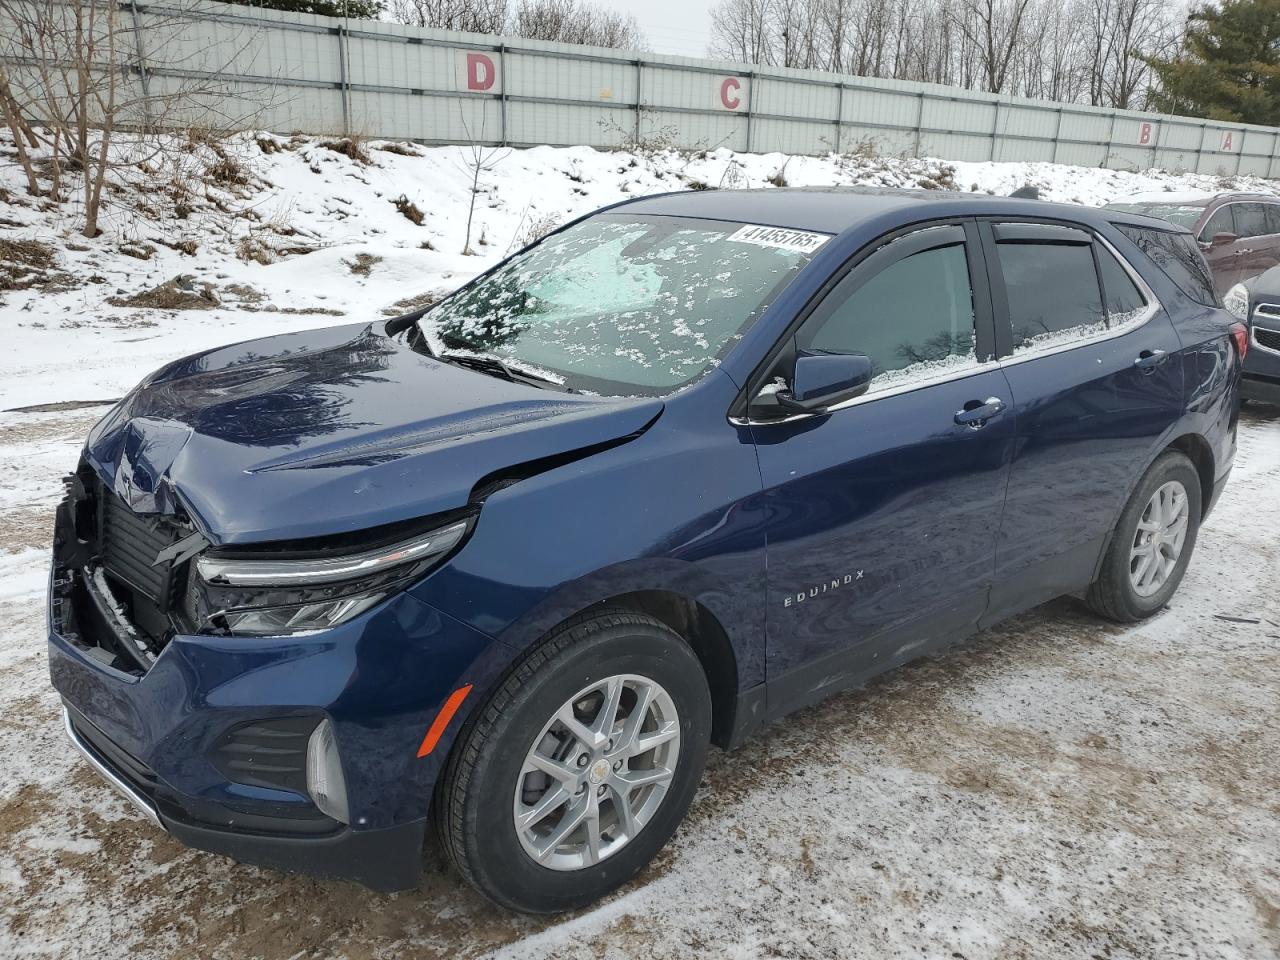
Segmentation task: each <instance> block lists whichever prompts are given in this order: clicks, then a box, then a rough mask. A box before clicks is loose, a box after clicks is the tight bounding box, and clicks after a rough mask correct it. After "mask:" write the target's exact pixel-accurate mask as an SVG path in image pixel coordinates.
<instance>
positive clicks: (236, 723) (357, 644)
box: [48, 564, 505, 890]
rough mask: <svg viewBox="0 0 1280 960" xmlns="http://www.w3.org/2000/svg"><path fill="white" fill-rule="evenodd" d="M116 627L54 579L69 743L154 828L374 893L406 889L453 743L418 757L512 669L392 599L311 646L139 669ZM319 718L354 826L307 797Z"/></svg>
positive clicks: (217, 640) (239, 641) (440, 622)
mask: <svg viewBox="0 0 1280 960" xmlns="http://www.w3.org/2000/svg"><path fill="white" fill-rule="evenodd" d="M112 613H113V611H112V609H111V608H110V605H109V604H106V605H104V604H103V603H102V602H101V598H97V599H95V597H94V581H93V576H92V569H91V568H89V569H80V570H72V569H67V568H65V567H61V568H60V567H58V566H57V565H56V564H55V566H54V569H53V570H52V573H51V578H50V593H49V607H48V617H49V634H48V640H49V669H50V676H51V678H52V681H53V685H54V687H55V688H56V689H57V690H58V692H59V694H60V695H61V696H62V700H63V719H64V724H65V726H66V731H67V734H68V736H69V738H70V740H71V743H72V744H73V746H74V747H75V749H76V750H77V751H78V752H80V753H81V754H82V755H83V756H84V757H85V758H86V759H87V761H88V762H89V763H90V764H91V765H92V766H93V767H94V768H95V769H96V770H97V771H98V772H99V774H101V775H102V776H103V777H104V779H106V780H107V781H108V782H109V783H110V784H111V785H112V786H113V787H115V788H116V789H117V790H118V791H119V792H120V793H121V794H123V795H124V796H125V797H126V798H127V799H128V800H129V802H130V803H131V804H132V805H133V806H134V807H136V808H137V809H138V811H139V812H140V813H141V814H142V815H143V816H144V817H145V818H146V819H147V820H148V821H150V822H151V823H152V824H154V825H156V826H159V827H160V828H161V829H163V830H165V831H167V832H168V833H170V834H172V835H173V836H174V837H176V838H177V839H178V840H180V841H182V842H183V843H186V844H188V845H189V846H193V847H196V848H199V849H202V850H208V851H211V852H214V853H220V854H224V855H227V856H231V857H233V858H235V859H237V860H240V861H243V862H246V863H253V864H257V865H261V866H267V867H273V868H277V869H281V870H285V871H290V872H301V873H306V874H311V875H315V876H321V877H329V878H341V879H350V880H355V881H357V882H360V883H362V884H364V885H366V886H368V887H371V888H373V889H376V890H399V889H405V888H408V887H412V886H414V885H415V884H416V882H417V878H418V876H419V873H420V870H421V851H422V844H423V838H424V834H425V822H426V817H427V815H428V812H429V803H430V798H431V796H432V792H433V787H434V784H435V780H436V777H437V776H438V774H439V772H440V769H441V767H442V765H443V757H444V756H446V755H447V747H448V744H447V742H446V743H445V744H443V749H441V750H439V751H438V752H437V753H436V754H434V755H432V756H429V757H424V758H418V757H417V756H416V752H417V748H418V746H419V744H420V743H421V739H422V736H423V732H424V731H425V730H426V729H427V728H428V726H429V725H430V722H431V720H432V719H433V718H434V715H435V712H436V711H437V709H438V708H439V705H440V704H441V703H442V702H443V701H444V699H445V698H446V697H447V696H448V694H449V693H450V692H451V691H452V690H453V689H455V688H456V686H457V685H458V684H459V683H461V682H472V680H473V678H478V677H480V676H482V675H484V673H485V665H486V664H487V663H488V662H489V661H490V660H492V662H493V663H494V664H495V666H496V664H498V663H500V662H503V661H504V660H505V658H504V657H502V656H499V655H496V651H494V650H493V649H492V648H493V642H492V641H490V640H489V638H487V637H485V636H483V635H482V634H479V633H476V632H475V631H473V630H471V629H470V628H468V627H465V626H463V625H462V624H459V623H457V622H456V621H453V620H452V619H451V618H448V617H445V616H444V615H442V614H440V613H438V612H437V611H435V610H434V609H433V608H430V607H427V606H426V605H425V604H423V603H421V602H420V601H418V600H416V599H415V598H413V597H411V596H409V595H408V594H404V593H401V594H398V595H396V596H395V597H393V598H391V599H389V600H388V601H386V602H385V603H384V604H382V605H381V606H379V607H377V608H375V609H373V610H370V611H369V612H368V613H366V614H364V615H362V616H361V617H359V618H357V619H355V620H352V621H350V622H349V623H347V624H344V625H342V626H341V627H337V628H334V629H333V630H330V631H326V632H325V633H323V634H318V635H312V636H307V637H299V638H244V637H234V638H233V637H214V636H185V635H181V634H179V635H176V636H173V637H172V638H171V639H170V640H169V642H168V643H167V644H166V646H165V647H164V648H163V649H162V650H161V651H160V653H159V655H158V656H156V657H154V659H153V662H152V663H151V664H150V665H149V666H148V667H146V668H145V669H141V668H138V667H136V666H135V667H131V666H130V663H129V659H128V657H126V656H121V655H120V650H121V649H122V648H121V646H120V645H121V643H122V642H127V641H128V638H127V636H122V635H121V634H120V633H119V632H118V631H117V629H116V627H117V626H118V625H115V624H113V622H112V619H111V617H112ZM322 720H328V721H329V722H330V723H332V725H333V729H334V733H335V737H336V741H337V744H338V749H339V752H340V755H341V758H342V759H341V762H342V767H343V771H344V774H345V777H346V782H347V786H348V791H349V801H350V811H351V814H350V818H349V819H350V823H342V822H339V821H337V820H334V819H332V818H330V817H328V816H326V815H325V814H323V813H321V812H320V811H319V810H318V809H317V808H316V806H315V804H314V802H313V801H312V799H311V797H310V796H309V795H308V793H307V787H306V772H305V766H306V759H307V749H308V748H307V746H306V745H307V743H308V735H309V732H310V731H312V730H314V728H315V727H316V725H317V724H319V723H320V722H321V721H322ZM273 738H274V739H273ZM290 738H292V739H290ZM264 744H265V745H266V748H265V749H264ZM279 744H286V745H288V744H292V745H293V746H294V748H295V749H294V750H293V752H292V754H289V755H288V756H286V755H285V754H283V753H281V752H280V749H279V748H278V745H279Z"/></svg>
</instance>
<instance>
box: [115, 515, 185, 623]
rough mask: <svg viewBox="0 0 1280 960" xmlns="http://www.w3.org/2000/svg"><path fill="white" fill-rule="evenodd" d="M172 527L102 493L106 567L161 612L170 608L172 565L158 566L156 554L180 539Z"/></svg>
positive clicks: (167, 563) (178, 533)
mask: <svg viewBox="0 0 1280 960" xmlns="http://www.w3.org/2000/svg"><path fill="white" fill-rule="evenodd" d="M180 537H181V533H180V532H179V531H177V530H175V529H174V528H173V527H170V526H169V525H168V524H163V523H156V522H149V521H147V520H145V519H143V518H142V517H139V516H138V515H137V514H136V513H134V512H133V511H132V510H130V509H129V506H128V504H126V503H125V502H124V501H123V500H121V499H120V498H119V497H117V496H115V495H114V494H112V493H110V492H107V491H105V490H104V491H103V493H102V564H103V566H104V567H106V569H107V572H108V573H110V574H111V575H112V576H113V577H115V578H116V579H117V580H121V581H123V582H124V583H126V584H127V585H128V586H130V587H132V588H133V589H134V590H136V591H138V592H139V593H141V594H142V595H143V596H144V597H146V598H147V599H149V600H151V601H152V602H153V603H155V604H157V605H158V606H159V607H160V608H161V609H167V608H168V606H169V587H170V584H169V580H170V574H171V572H172V564H171V563H169V562H167V561H166V562H164V563H160V564H156V563H155V559H156V555H157V554H158V553H159V552H160V551H161V550H163V549H164V548H165V547H168V546H170V545H171V544H173V543H175V542H176V541H177V540H178V539H180Z"/></svg>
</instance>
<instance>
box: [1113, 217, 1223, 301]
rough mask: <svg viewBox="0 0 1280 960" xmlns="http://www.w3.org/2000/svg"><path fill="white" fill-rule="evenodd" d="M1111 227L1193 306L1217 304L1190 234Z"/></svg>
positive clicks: (1210, 280)
mask: <svg viewBox="0 0 1280 960" xmlns="http://www.w3.org/2000/svg"><path fill="white" fill-rule="evenodd" d="M1112 226H1114V227H1115V228H1116V229H1117V230H1119V231H1120V232H1121V233H1123V234H1124V235H1125V236H1126V237H1128V238H1129V239H1130V240H1132V241H1133V242H1134V244H1136V245H1137V247H1138V249H1139V250H1141V251H1142V252H1143V253H1145V254H1146V255H1147V256H1148V257H1150V258H1151V261H1152V262H1153V263H1154V264H1155V265H1156V266H1157V267H1159V268H1160V269H1161V271H1163V272H1164V274H1165V276H1167V277H1168V278H1169V279H1170V280H1172V281H1173V282H1174V284H1175V285H1176V286H1177V288H1178V289H1179V290H1181V291H1182V292H1183V293H1185V294H1186V295H1187V296H1188V297H1190V298H1191V299H1192V300H1194V301H1196V303H1203V304H1204V305H1205V306H1206V307H1216V306H1218V305H1219V304H1218V295H1217V294H1216V293H1214V291H1213V278H1212V276H1210V274H1209V265H1208V264H1207V263H1205V259H1204V255H1203V254H1202V253H1201V252H1200V248H1199V247H1197V246H1196V242H1195V240H1193V239H1192V237H1191V234H1189V233H1171V232H1169V231H1167V230H1156V229H1154V228H1152V227H1136V226H1133V225H1132V224H1128V223H1116V224H1112Z"/></svg>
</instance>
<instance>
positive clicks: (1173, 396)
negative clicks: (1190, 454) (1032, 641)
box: [981, 222, 1183, 619]
mask: <svg viewBox="0 0 1280 960" xmlns="http://www.w3.org/2000/svg"><path fill="white" fill-rule="evenodd" d="M981 230H982V235H983V241H984V245H985V248H986V250H987V261H988V264H989V265H990V276H991V287H992V303H993V308H994V313H995V317H996V342H997V345H998V350H999V353H1000V357H1001V360H1000V363H1001V366H1002V368H1003V369H1004V373H1005V375H1006V376H1007V377H1008V379H1009V386H1010V391H1011V394H1012V397H1013V401H1014V411H1015V414H1016V420H1017V440H1018V445H1017V453H1016V455H1015V457H1014V460H1013V465H1012V468H1011V471H1010V476H1009V493H1008V496H1007V498H1006V501H1005V511H1004V520H1003V524H1002V527H1001V530H1000V538H999V543H998V546H997V550H996V588H995V589H994V590H993V595H992V609H991V613H990V615H989V616H990V618H992V619H994V618H995V617H998V616H999V615H1001V614H1008V613H1011V612H1014V611H1015V610H1017V609H1026V608H1027V607H1029V606H1032V605H1034V604H1036V603H1039V602H1042V601H1044V600H1048V599H1051V598H1052V597H1056V596H1060V595H1061V594H1063V593H1068V592H1072V591H1075V590H1079V589H1081V588H1083V587H1084V586H1086V585H1087V584H1088V583H1089V582H1090V580H1091V579H1092V577H1093V570H1094V567H1095V565H1096V562H1097V560H1098V558H1099V556H1100V555H1101V552H1102V549H1103V548H1104V546H1105V545H1106V541H1107V537H1108V535H1109V532H1110V528H1111V526H1112V524H1113V523H1114V521H1115V518H1116V516H1117V515H1118V513H1119V510H1120V507H1121V505H1122V503H1123V500H1124V498H1125V497H1126V496H1127V494H1128V491H1129V489H1130V488H1131V487H1132V485H1133V483H1134V482H1135V481H1136V480H1137V478H1138V476H1139V475H1140V474H1141V472H1142V470H1144V469H1145V467H1146V464H1147V463H1148V462H1149V461H1150V458H1151V456H1152V455H1153V453H1154V450H1155V446H1156V444H1157V443H1158V442H1159V441H1160V440H1161V438H1162V436H1163V435H1164V434H1165V432H1166V431H1167V430H1168V429H1169V427H1170V426H1171V425H1172V424H1173V423H1174V422H1175V421H1176V420H1177V419H1178V418H1179V416H1180V414H1181V410H1182V403H1183V401H1182V396H1183V394H1182V373H1181V367H1180V365H1179V363H1178V362H1176V361H1177V354H1178V351H1179V350H1180V349H1181V343H1180V341H1179V339H1178V336H1177V333H1176V331H1175V330H1174V328H1173V325H1172V323H1170V321H1169V319H1168V317H1167V316H1166V315H1165V313H1164V311H1163V309H1162V308H1161V306H1160V304H1159V303H1158V302H1157V301H1156V299H1155V295H1154V294H1153V293H1152V292H1151V290H1150V289H1149V288H1148V287H1147V285H1146V283H1145V282H1144V281H1143V280H1142V279H1141V277H1140V276H1139V275H1138V274H1137V273H1136V272H1135V271H1134V270H1133V269H1132V268H1131V267H1129V266H1127V265H1126V264H1125V263H1124V262H1123V260H1122V259H1121V258H1119V256H1118V255H1117V254H1116V252H1115V251H1114V249H1113V248H1112V247H1111V245H1110V244H1108V243H1106V242H1105V241H1103V240H1102V239H1101V238H1099V237H1097V236H1095V235H1094V234H1093V233H1091V232H1089V231H1087V230H1084V229H1080V228H1075V227H1068V226H1064V225H1059V224H1047V223H1030V222H1019V223H1009V222H1003V223H1002V222H989V223H984V224H982V227H981Z"/></svg>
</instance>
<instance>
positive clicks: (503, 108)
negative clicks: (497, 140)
mask: <svg viewBox="0 0 1280 960" xmlns="http://www.w3.org/2000/svg"><path fill="white" fill-rule="evenodd" d="M498 82H499V83H500V84H502V86H500V87H499V88H498V122H499V123H500V124H501V125H502V126H501V131H500V132H501V134H502V146H504V147H505V146H506V145H507V45H506V44H505V43H500V44H498Z"/></svg>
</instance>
